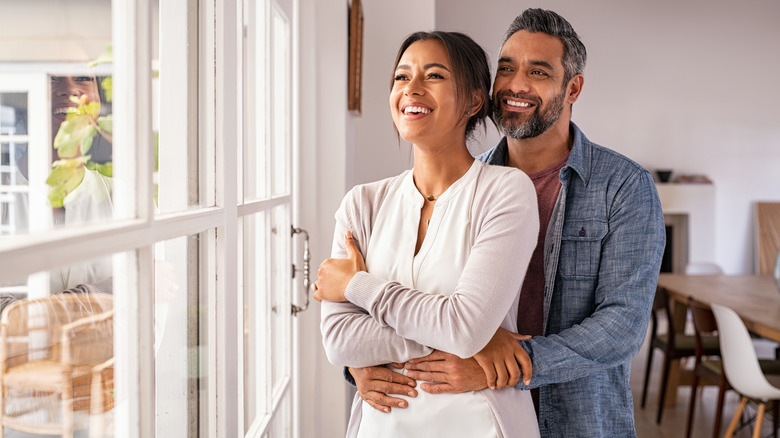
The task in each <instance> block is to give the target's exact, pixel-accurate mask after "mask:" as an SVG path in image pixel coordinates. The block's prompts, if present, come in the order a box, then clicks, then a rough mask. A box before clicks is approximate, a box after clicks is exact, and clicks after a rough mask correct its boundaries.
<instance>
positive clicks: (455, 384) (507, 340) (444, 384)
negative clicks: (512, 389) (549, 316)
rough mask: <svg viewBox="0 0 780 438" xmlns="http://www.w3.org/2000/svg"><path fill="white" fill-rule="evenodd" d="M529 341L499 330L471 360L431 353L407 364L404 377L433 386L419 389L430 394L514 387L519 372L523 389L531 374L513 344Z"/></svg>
mask: <svg viewBox="0 0 780 438" xmlns="http://www.w3.org/2000/svg"><path fill="white" fill-rule="evenodd" d="M530 338H531V337H530V336H526V335H518V334H516V333H512V332H510V331H508V330H505V329H503V328H500V327H499V329H498V330H497V331H496V334H495V335H493V338H492V339H491V340H490V342H488V345H486V346H485V348H483V349H482V351H480V352H479V353H477V354H476V355H474V357H472V358H469V359H461V358H459V357H458V356H455V355H453V354H449V353H445V352H443V351H434V352H433V353H431V354H429V355H428V356H425V357H421V358H418V359H412V360H410V361H409V362H407V363H406V369H407V370H408V372H407V376H408V377H411V378H413V379H417V380H425V381H429V382H436V383H434V384H429V383H423V384H421V385H420V389H422V390H423V391H425V392H429V393H431V394H441V393H459V392H466V391H477V390H480V389H484V388H486V387H490V388H493V389H501V388H504V387H505V386H514V385H516V384H517V382H518V381H519V380H520V369H522V375H523V376H525V379H524V383H525V384H526V385H527V384H529V383H530V381H531V375H532V371H533V369H532V366H531V358H530V357H529V356H528V353H526V352H525V350H524V349H523V347H521V346H520V344H518V343H517V341H522V340H528V339H530ZM518 362H519V364H520V366H519V368H518Z"/></svg>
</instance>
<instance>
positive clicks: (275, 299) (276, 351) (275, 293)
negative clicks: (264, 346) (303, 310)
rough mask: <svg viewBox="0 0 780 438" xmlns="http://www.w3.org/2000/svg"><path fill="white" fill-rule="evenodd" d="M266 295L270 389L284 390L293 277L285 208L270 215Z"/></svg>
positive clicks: (289, 337) (288, 218) (287, 365)
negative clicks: (269, 339) (267, 298)
mask: <svg viewBox="0 0 780 438" xmlns="http://www.w3.org/2000/svg"><path fill="white" fill-rule="evenodd" d="M270 225H271V234H270V260H269V261H270V269H271V278H270V279H269V280H270V281H269V285H270V287H271V289H270V290H269V295H270V298H271V363H272V366H271V388H272V389H273V391H274V392H278V391H281V390H283V389H284V388H283V385H284V384H285V383H286V382H285V378H287V377H289V376H290V370H291V364H290V358H291V352H290V349H291V348H292V346H291V344H290V343H291V342H292V336H291V331H292V301H291V295H292V291H291V289H292V288H291V285H292V281H291V280H290V279H291V277H292V273H291V272H290V266H291V264H290V263H291V261H292V255H291V254H290V246H291V245H290V239H291V237H290V230H291V229H292V228H291V225H290V210H289V207H288V206H287V205H281V206H278V207H275V208H274V209H273V210H272V212H271V224H270Z"/></svg>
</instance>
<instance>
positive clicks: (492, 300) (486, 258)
mask: <svg viewBox="0 0 780 438" xmlns="http://www.w3.org/2000/svg"><path fill="white" fill-rule="evenodd" d="M466 180H468V181H466ZM465 185H468V186H469V187H470V189H469V190H460V189H459V188H460V187H461V186H465ZM398 190H400V191H403V193H402V194H401V195H402V196H395V195H397V193H396V192H395V191H398ZM391 191H392V192H391ZM391 195H392V196H391ZM464 197H466V198H465V199H464ZM387 199H393V200H394V201H392V202H389V203H388V204H385V201H386V200H387ZM399 200H401V202H399ZM450 202H451V203H453V204H458V205H460V206H461V207H463V203H464V202H465V203H466V208H465V211H466V214H467V215H468V217H467V218H466V220H465V221H463V218H462V217H461V218H455V217H453V215H452V214H451V215H450V216H448V213H451V212H453V211H457V210H458V209H454V208H452V209H449V208H446V207H447V204H448V203H450ZM422 203H423V197H422V195H420V194H419V192H417V190H416V188H415V187H414V184H413V181H412V178H411V171H406V172H404V173H402V174H401V175H399V176H396V177H393V178H388V179H385V180H382V181H378V182H375V183H371V184H366V185H362V186H357V187H355V188H353V189H352V190H351V191H350V192H349V193H348V194H347V195H346V196H345V198H344V201H343V202H342V205H341V208H340V209H339V210H338V212H337V213H336V229H335V232H334V241H333V242H334V243H333V253H332V257H335V258H344V257H346V250H345V249H344V242H343V239H344V237H343V236H344V233H345V232H346V230H351V231H352V233H353V236H354V238H355V240H356V242H357V244H358V247H359V248H360V249H361V252H362V253H363V254H364V255H365V254H369V255H370V254H371V253H372V252H373V251H372V248H371V246H370V245H371V237H372V230H373V229H374V226H375V225H376V222H377V217H378V216H379V212H380V211H381V209H382V208H383V206H384V208H392V209H394V210H393V211H394V212H395V209H400V211H398V216H399V217H406V218H417V220H416V221H415V222H414V223H409V224H406V225H404V228H409V231H410V232H409V233H408V234H409V239H408V241H407V239H404V240H403V241H399V242H398V249H399V251H409V254H408V256H409V258H411V257H412V255H413V251H414V244H415V241H416V236H417V234H416V230H417V225H418V223H419V212H420V208H421V207H422ZM461 210H463V208H461ZM442 212H443V213H442ZM461 213H462V211H461ZM437 215H438V216H437ZM448 223H456V224H457V223H462V224H464V225H460V227H461V228H463V227H466V228H468V229H467V230H461V231H460V232H458V230H454V229H453V228H452V227H450V228H447V224H448ZM439 226H441V227H442V230H447V231H446V234H445V235H439V236H436V238H437V239H446V238H448V237H450V238H460V239H463V238H464V236H466V239H467V240H468V242H469V243H470V248H468V251H467V255H466V260H465V262H464V263H462V264H461V265H462V271H461V272H460V276H459V278H457V281H453V282H452V284H454V290H452V291H435V292H436V294H432V293H430V292H432V291H420V290H416V289H412V288H410V287H407V286H414V283H415V281H414V279H413V278H412V277H411V276H404V275H398V276H396V277H399V278H390V279H386V278H381V277H379V276H377V275H373V274H372V273H370V272H362V273H359V274H357V275H356V276H355V277H354V278H353V279H352V281H351V282H350V283H349V285H348V287H347V290H346V293H345V295H346V297H347V299H348V300H350V302H348V303H327V302H325V303H323V306H322V333H323V344H324V346H325V351H326V353H327V355H328V358H329V360H330V361H331V362H332V363H334V364H336V365H342V366H355V367H363V366H370V365H380V364H386V363H388V362H404V361H406V360H409V359H412V358H416V357H420V356H424V355H427V354H429V353H430V352H431V351H432V350H433V349H438V350H442V351H446V352H449V353H453V354H456V355H458V356H460V357H463V358H467V357H471V356H473V355H474V354H476V353H477V352H479V351H480V350H481V349H482V348H483V347H484V346H485V345H486V344H487V343H488V341H489V340H490V338H491V337H492V336H493V334H494V333H495V331H496V329H497V327H498V326H499V325H501V326H502V327H504V328H506V329H508V330H511V331H514V330H515V329H516V314H517V306H518V294H519V293H520V287H521V285H522V281H523V278H524V277H525V271H526V268H527V266H528V262H529V260H530V257H531V254H532V252H533V249H534V247H535V245H536V240H537V235H538V229H539V216H538V211H537V205H536V192H535V189H534V186H533V183H532V182H531V180H530V179H529V178H528V177H527V176H526V175H525V174H524V173H522V172H521V171H519V170H517V169H513V168H508V167H499V166H490V165H486V164H484V163H481V162H479V161H475V162H474V164H473V165H472V167H471V169H470V170H469V171H468V172H467V173H466V175H464V177H462V178H461V179H460V180H458V181H457V182H456V183H455V184H453V185H452V186H451V187H450V189H448V190H447V191H446V192H445V193H444V194H442V195H441V196H440V197H439V198H438V199H437V204H436V208H435V209H434V216H433V218H432V221H431V229H430V230H429V235H428V236H426V241H424V242H423V246H422V247H421V249H420V254H423V253H424V251H426V250H427V248H426V245H428V246H430V242H429V240H430V239H433V236H432V235H431V234H432V233H433V232H435V231H436V228H438V227H439ZM375 239H379V240H381V236H377V237H375ZM387 246H388V245H387V243H385V244H384V247H387ZM409 248H411V249H410V250H409ZM439 258H440V259H441V254H439ZM445 261H446V260H445ZM366 262H367V265H368V267H369V271H371V272H373V271H374V270H376V269H372V266H377V265H379V264H381V263H382V260H374V259H371V258H369V259H367V260H366ZM433 266H435V264H430V263H429V268H428V269H427V275H431V269H432V267H433ZM422 271H423V272H422V274H423V275H426V268H425V266H423V267H422ZM418 275H420V272H414V273H413V274H412V276H414V278H416V277H417V276H418ZM434 275H435V272H434ZM393 280H397V281H393ZM401 280H404V283H407V284H406V285H403V284H401V282H400V281H401ZM482 393H483V395H484V396H485V398H486V399H487V400H488V403H489V404H490V406H491V409H492V411H493V413H494V417H495V421H496V424H497V426H498V429H499V431H500V435H502V436H510V437H515V436H526V435H525V434H524V432H526V433H528V432H530V434H529V435H530V436H536V435H537V434H538V430H537V423H536V418H535V416H534V411H533V407H532V406H531V404H530V397H528V394H527V393H524V392H521V391H519V390H516V389H514V388H510V389H505V390H500V391H492V390H489V389H485V390H483V391H482ZM360 405H361V403H360V400H359V397H356V400H355V403H354V404H353V415H352V419H351V422H350V432H349V434H348V435H350V436H353V435H354V434H355V433H356V431H357V425H359V424H360V417H361V408H360ZM409 409H411V408H409Z"/></svg>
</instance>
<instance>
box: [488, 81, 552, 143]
mask: <svg viewBox="0 0 780 438" xmlns="http://www.w3.org/2000/svg"><path fill="white" fill-rule="evenodd" d="M565 95H566V88H565V87H564V88H563V89H562V90H561V93H560V94H558V95H557V96H555V97H554V98H553V99H552V100H551V101H550V103H549V105H547V107H546V108H542V99H540V98H539V97H538V96H533V95H529V94H525V93H518V94H515V93H512V92H511V91H508V90H506V91H501V92H499V93H498V94H497V95H496V97H495V100H494V102H493V120H494V121H495V122H496V126H498V129H499V130H500V131H501V132H503V133H504V135H506V136H507V137H510V138H514V139H518V140H522V139H526V138H534V137H537V136H539V135H541V134H543V133H544V132H545V131H547V130H548V129H549V128H550V126H552V125H554V124H555V122H557V121H558V118H559V117H560V116H561V113H562V112H563V98H564V96H565ZM506 96H510V97H514V98H516V99H525V100H530V101H532V102H534V104H536V108H535V109H534V112H533V113H531V115H530V118H529V119H528V120H527V121H525V122H521V121H520V118H521V117H524V114H518V113H515V112H512V111H506V112H504V108H503V106H502V100H503V98H504V97H506Z"/></svg>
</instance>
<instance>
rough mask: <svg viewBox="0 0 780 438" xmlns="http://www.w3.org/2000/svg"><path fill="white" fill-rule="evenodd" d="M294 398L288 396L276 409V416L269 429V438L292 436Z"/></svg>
mask: <svg viewBox="0 0 780 438" xmlns="http://www.w3.org/2000/svg"><path fill="white" fill-rule="evenodd" d="M291 425H292V397H291V396H290V395H289V393H288V395H286V396H285V397H284V398H283V399H282V400H281V401H280V402H279V405H278V406H277V407H276V414H275V415H274V419H273V421H272V423H271V427H270V428H269V432H268V436H269V437H273V438H287V437H291V436H292V427H291Z"/></svg>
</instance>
